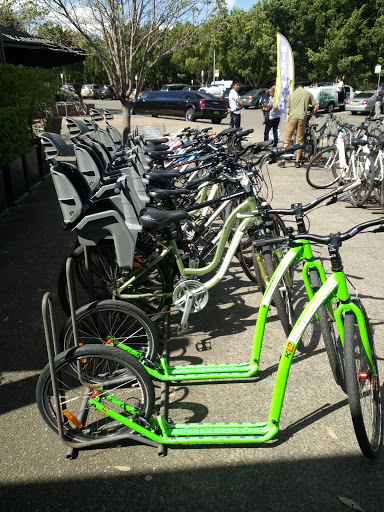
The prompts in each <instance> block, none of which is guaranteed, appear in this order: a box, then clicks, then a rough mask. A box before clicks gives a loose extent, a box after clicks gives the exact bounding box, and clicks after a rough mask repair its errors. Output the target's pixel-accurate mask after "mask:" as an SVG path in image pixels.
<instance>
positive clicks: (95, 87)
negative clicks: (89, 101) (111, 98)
mask: <svg viewBox="0 0 384 512" xmlns="http://www.w3.org/2000/svg"><path fill="white" fill-rule="evenodd" d="M99 87H100V85H99V84H85V85H83V87H82V88H81V96H82V98H98V97H99Z"/></svg>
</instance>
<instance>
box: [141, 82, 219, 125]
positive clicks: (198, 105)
mask: <svg viewBox="0 0 384 512" xmlns="http://www.w3.org/2000/svg"><path fill="white" fill-rule="evenodd" d="M131 103H132V113H133V114H152V116H154V117H157V116H159V115H162V116H176V117H184V118H185V120H186V121H188V122H191V121H196V119H211V121H212V123H216V124H218V123H221V121H222V120H223V119H224V118H225V117H226V116H227V107H226V106H225V103H224V101H222V100H218V99H216V98H215V97H214V96H212V94H208V93H206V92H201V91H184V90H182V91H145V92H143V94H142V95H141V96H140V97H139V98H138V100H137V102H136V105H134V104H133V101H132V102H131Z"/></svg>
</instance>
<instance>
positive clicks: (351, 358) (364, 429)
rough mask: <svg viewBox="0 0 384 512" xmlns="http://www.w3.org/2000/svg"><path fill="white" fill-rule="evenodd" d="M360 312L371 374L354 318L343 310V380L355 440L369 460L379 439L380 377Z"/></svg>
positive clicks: (375, 453) (377, 450)
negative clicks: (371, 366) (371, 362)
mask: <svg viewBox="0 0 384 512" xmlns="http://www.w3.org/2000/svg"><path fill="white" fill-rule="evenodd" d="M362 311H363V314H364V316H365V325H366V327H367V334H368V339H369V347H370V351H371V356H372V361H373V372H372V373H371V372H370V370H369V367H368V362H367V355H366V352H365V349H364V346H363V343H362V340H361V336H360V331H359V327H358V325H357V323H356V317H355V315H354V314H353V313H347V314H346V315H345V319H344V354H345V381H346V386H347V392H348V401H349V407H350V410H351V415H352V422H353V426H354V429H355V433H356V437H357V441H358V443H359V446H360V449H361V451H362V452H363V453H364V455H365V456H366V457H369V458H371V459H373V458H377V457H379V455H380V451H381V448H382V440H383V431H382V419H381V401H380V380H379V374H378V367H377V357H376V353H375V348H374V344H373V336H372V332H371V328H370V325H369V320H368V318H367V317H366V314H365V311H364V310H362Z"/></svg>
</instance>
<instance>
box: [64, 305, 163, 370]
mask: <svg viewBox="0 0 384 512" xmlns="http://www.w3.org/2000/svg"><path fill="white" fill-rule="evenodd" d="M75 319H76V326H77V336H78V342H79V345H82V346H87V345H88V344H92V345H93V344H99V343H100V344H101V345H102V344H106V343H108V342H109V341H113V342H114V343H115V344H116V345H119V344H124V345H127V346H129V347H131V348H133V349H135V350H138V351H141V353H142V354H143V356H144V357H146V358H148V359H151V360H152V359H155V358H156V357H157V356H158V354H159V337H158V332H157V329H156V327H155V324H154V323H153V322H152V320H151V319H150V318H149V317H148V316H147V315H146V314H145V313H143V312H142V311H141V310H140V309H139V308H138V307H136V306H134V305H133V304H129V303H127V302H124V301H121V300H104V301H99V302H93V303H91V304H87V305H85V306H82V307H81V308H79V309H78V310H77V311H75ZM59 346H60V350H68V349H70V348H73V347H74V346H75V341H74V334H73V325H72V319H71V318H68V320H67V322H66V323H65V325H64V327H63V328H62V330H61V333H60V338H59Z"/></svg>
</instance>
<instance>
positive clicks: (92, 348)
mask: <svg viewBox="0 0 384 512" xmlns="http://www.w3.org/2000/svg"><path fill="white" fill-rule="evenodd" d="M54 368H55V372H56V375H57V384H58V395H59V399H60V404H61V407H62V410H63V409H64V413H63V419H64V422H63V431H64V434H65V436H66V437H67V438H69V439H71V440H73V441H78V442H84V441H88V440H97V439H98V440H102V441H106V440H107V439H108V440H109V439H110V440H111V442H113V439H114V437H116V436H117V435H120V434H130V433H133V432H134V430H132V429H130V428H129V427H127V426H126V425H124V424H122V423H120V422H118V421H115V420H113V419H112V418H110V417H109V416H107V415H106V414H104V413H102V412H100V411H98V410H97V409H96V408H95V407H93V406H90V405H89V404H87V402H86V400H87V397H90V394H91V392H92V391H93V390H92V388H94V387H96V386H98V387H99V386H102V387H103V389H104V390H108V391H110V392H111V391H112V392H113V395H114V396H116V397H118V398H119V399H121V400H123V401H124V402H125V404H126V407H125V408H124V410H123V409H121V408H117V406H114V405H113V404H112V403H111V402H110V401H106V405H107V406H108V407H109V408H115V407H116V410H117V411H118V412H120V413H121V414H123V415H124V416H126V417H132V415H133V414H132V413H133V411H131V412H129V411H128V407H127V406H128V405H130V406H133V407H134V408H135V410H136V411H137V414H138V415H140V416H141V417H143V418H145V419H149V417H150V415H151V414H152V411H153V406H154V400H155V393H154V388H153V384H152V382H151V379H150V377H149V375H148V373H147V372H146V371H145V369H144V368H143V366H142V365H141V364H140V363H139V361H138V360H137V359H135V358H134V357H133V356H131V355H130V354H126V353H124V352H122V351H121V350H118V349H116V348H113V347H104V346H101V345H88V346H85V347H77V348H73V349H70V350H67V351H65V352H61V353H60V354H58V355H57V356H56V357H55V359H54ZM77 368H79V370H77ZM78 371H79V372H80V373H81V379H80V378H79V374H78ZM36 402H37V406H38V409H39V412H40V414H41V416H42V417H43V419H44V421H45V422H46V423H47V425H48V426H49V427H50V428H51V429H52V430H53V431H55V432H58V428H57V416H56V407H55V401H54V396H53V392H52V380H51V374H50V369H49V364H47V365H46V366H45V368H44V369H43V371H42V373H41V375H40V377H39V379H38V382H37V386H36ZM76 425H77V426H76Z"/></svg>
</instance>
